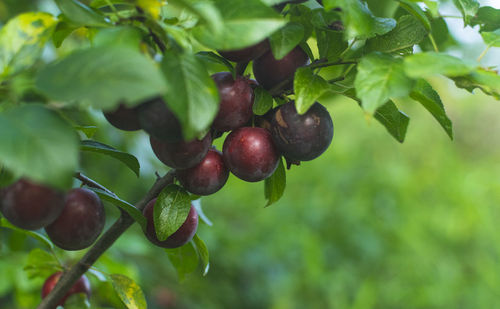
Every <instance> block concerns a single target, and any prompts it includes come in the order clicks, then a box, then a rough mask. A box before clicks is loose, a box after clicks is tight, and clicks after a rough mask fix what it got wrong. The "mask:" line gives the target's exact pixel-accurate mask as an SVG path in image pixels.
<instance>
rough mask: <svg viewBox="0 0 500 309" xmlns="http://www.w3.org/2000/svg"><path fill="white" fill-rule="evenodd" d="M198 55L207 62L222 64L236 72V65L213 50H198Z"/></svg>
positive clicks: (230, 70)
mask: <svg viewBox="0 0 500 309" xmlns="http://www.w3.org/2000/svg"><path fill="white" fill-rule="evenodd" d="M196 57H198V58H199V59H201V60H202V61H204V62H206V63H216V64H222V65H223V66H225V67H226V68H227V69H228V70H229V72H231V73H233V74H234V67H233V65H232V64H231V62H229V61H227V60H226V59H225V58H223V57H221V56H219V55H216V54H215V53H213V52H207V51H201V52H197V53H196Z"/></svg>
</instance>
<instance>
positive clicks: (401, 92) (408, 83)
mask: <svg viewBox="0 0 500 309" xmlns="http://www.w3.org/2000/svg"><path fill="white" fill-rule="evenodd" d="M413 84H414V81H413V80H412V79H410V78H409V77H408V76H406V74H405V72H404V67H403V60H401V59H400V58H395V57H391V56H389V55H386V54H380V53H372V54H369V55H368V56H366V57H364V58H363V59H362V60H361V62H360V63H359V65H358V73H357V75H356V79H355V81H354V86H355V87H356V93H357V96H358V97H359V98H360V99H361V102H362V106H363V109H365V110H366V111H367V112H368V113H371V114H372V113H374V112H375V110H377V109H378V108H379V107H381V106H382V105H384V104H386V103H387V101H388V100H389V99H390V98H398V97H404V96H406V95H408V94H409V93H410V90H411V89H412V87H413Z"/></svg>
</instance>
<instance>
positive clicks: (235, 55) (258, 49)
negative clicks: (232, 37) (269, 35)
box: [219, 40, 270, 62]
mask: <svg viewBox="0 0 500 309" xmlns="http://www.w3.org/2000/svg"><path fill="white" fill-rule="evenodd" d="M269 48H270V46H269V41H268V40H264V41H261V42H260V43H257V44H255V45H252V46H249V47H246V48H242V49H237V50H221V51H219V54H220V55H221V56H222V57H224V58H226V59H227V60H229V61H233V62H245V61H251V60H253V59H255V58H257V57H260V56H261V55H262V54H264V53H265V52H267V51H268V50H269Z"/></svg>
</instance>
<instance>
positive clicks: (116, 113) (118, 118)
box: [103, 104, 141, 131]
mask: <svg viewBox="0 0 500 309" xmlns="http://www.w3.org/2000/svg"><path fill="white" fill-rule="evenodd" d="M103 114H104V117H106V119H107V120H108V122H109V123H110V124H111V125H112V126H114V127H115V128H118V129H120V130H124V131H137V130H140V129H141V124H140V123H139V114H138V107H128V106H126V105H125V104H120V105H119V106H118V108H117V109H115V110H113V111H107V112H103Z"/></svg>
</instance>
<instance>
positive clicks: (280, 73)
mask: <svg viewBox="0 0 500 309" xmlns="http://www.w3.org/2000/svg"><path fill="white" fill-rule="evenodd" d="M308 61H309V57H308V56H307V54H306V53H305V52H304V50H302V48H301V47H300V46H297V47H295V48H294V49H292V51H291V52H289V53H288V54H287V55H286V56H285V57H283V59H281V60H276V58H274V56H273V53H272V52H271V51H268V52H267V53H265V54H264V55H262V56H260V57H259V58H257V59H255V60H254V62H253V74H254V75H255V79H257V82H259V84H260V85H261V86H262V87H264V89H267V90H270V89H271V88H273V87H274V86H277V85H278V84H280V83H281V82H284V81H285V80H287V79H288V78H290V77H293V75H294V74H295V71H296V70H297V68H299V67H301V66H304V65H306V64H307V63H308ZM281 88H282V89H285V90H289V89H292V88H293V79H292V80H291V81H290V82H289V83H287V84H286V85H284V87H281Z"/></svg>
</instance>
